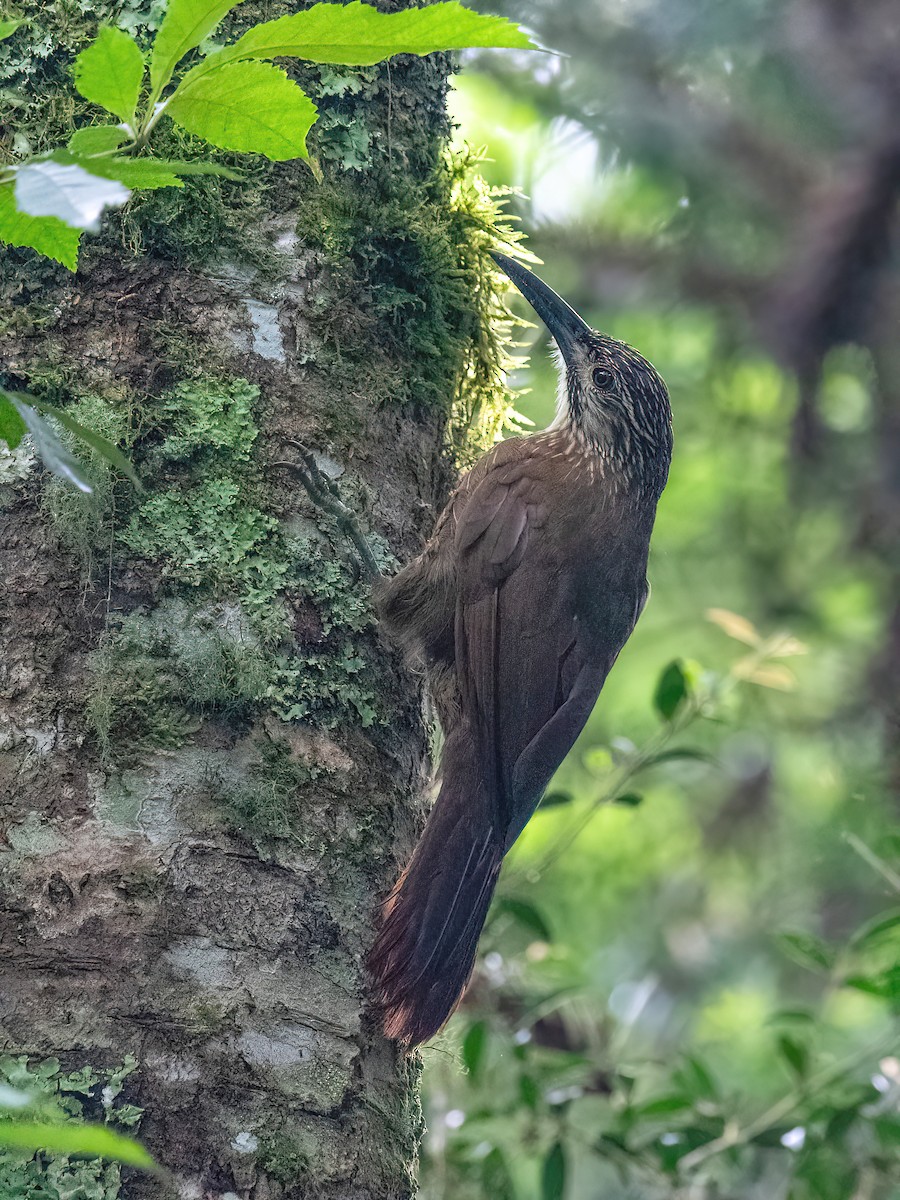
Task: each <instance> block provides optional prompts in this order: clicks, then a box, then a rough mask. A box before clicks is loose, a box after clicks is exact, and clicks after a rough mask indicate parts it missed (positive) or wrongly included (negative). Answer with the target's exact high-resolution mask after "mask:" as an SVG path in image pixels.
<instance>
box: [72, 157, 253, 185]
mask: <svg viewBox="0 0 900 1200" xmlns="http://www.w3.org/2000/svg"><path fill="white" fill-rule="evenodd" d="M84 166H85V168H86V169H87V170H89V171H92V172H94V173H95V174H97V175H102V177H103V178H104V179H117V180H118V181H119V182H120V183H123V184H124V185H125V186H126V187H127V188H134V189H135V190H140V189H142V188H143V189H151V188H163V187H184V181H183V180H182V179H181V176H182V175H221V176H224V177H225V178H226V179H239V178H241V176H239V175H238V173H237V172H236V171H231V170H229V169H228V168H227V167H220V166H219V165H218V164H217V163H211V162H180V161H178V160H177V159H166V158H129V157H126V156H124V155H117V156H116V157H113V158H91V159H88V160H87V161H86V162H85V163H84Z"/></svg>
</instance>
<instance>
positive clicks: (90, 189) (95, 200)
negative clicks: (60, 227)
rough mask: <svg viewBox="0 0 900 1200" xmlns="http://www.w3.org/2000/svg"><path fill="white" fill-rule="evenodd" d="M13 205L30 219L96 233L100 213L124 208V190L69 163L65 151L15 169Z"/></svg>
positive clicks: (127, 194) (117, 184)
mask: <svg viewBox="0 0 900 1200" xmlns="http://www.w3.org/2000/svg"><path fill="white" fill-rule="evenodd" d="M15 172H16V177H15V202H16V207H17V208H18V209H20V211H21V212H23V213H27V214H28V215H29V216H32V217H55V218H56V219H57V220H58V221H62V222H63V223H64V224H66V225H70V226H71V227H72V228H73V229H96V228H97V226H98V225H99V223H100V216H101V214H102V212H103V211H104V209H106V208H109V207H111V206H115V205H119V204H124V203H125V201H126V200H127V199H128V196H129V192H128V189H127V188H125V187H123V186H122V184H120V183H119V182H118V181H117V180H114V179H105V178H103V177H102V176H100V175H96V174H94V173H93V172H92V171H88V170H85V168H84V167H83V166H81V165H80V164H79V163H76V162H72V161H71V155H69V154H68V153H67V152H66V151H58V152H56V154H55V155H54V156H53V157H52V158H49V157H48V158H42V159H34V160H33V161H31V162H27V163H24V164H23V165H22V166H21V167H17V168H16V169H15Z"/></svg>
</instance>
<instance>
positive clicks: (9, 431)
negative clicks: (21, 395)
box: [0, 392, 25, 450]
mask: <svg viewBox="0 0 900 1200" xmlns="http://www.w3.org/2000/svg"><path fill="white" fill-rule="evenodd" d="M24 436H25V422H24V421H23V420H22V418H21V417H20V416H19V413H18V410H17V409H16V407H15V405H14V404H13V402H12V400H10V399H9V397H8V396H6V395H5V394H4V393H3V392H0V441H4V442H6V444H7V446H8V447H9V448H10V450H15V448H16V447H17V446H18V445H19V443H20V442H21V440H22V438H23V437H24Z"/></svg>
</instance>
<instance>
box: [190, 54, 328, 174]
mask: <svg viewBox="0 0 900 1200" xmlns="http://www.w3.org/2000/svg"><path fill="white" fill-rule="evenodd" d="M166 112H167V113H168V115H169V116H170V117H171V118H172V120H173V121H176V122H177V123H178V124H179V125H181V126H182V128H184V129H186V130H187V131H188V132H189V133H194V134H196V135H197V136H198V137H202V138H205V139H206V141H208V142H211V143H212V144H213V145H214V146H219V147H221V148H222V149H223V150H242V151H245V152H250V153H252V154H264V155H265V156H266V157H267V158H270V159H273V160H275V161H277V162H281V161H284V160H286V159H291V158H306V156H307V149H306V135H307V133H309V130H310V128H311V127H312V124H313V122H314V121H315V119H316V112H317V109H316V106H315V105H314V104H313V102H312V101H311V100H310V98H309V97H308V96H307V95H306V93H305V92H304V91H303V90H302V89H301V88H299V87H298V86H297V84H295V83H292V82H291V80H290V79H288V77H287V75H286V74H285V73H284V71H282V70H280V68H278V67H273V66H272V65H271V64H270V63H263V62H237V63H233V64H232V65H231V66H228V67H224V68H223V69H222V70H221V71H216V72H214V73H212V74H209V75H203V76H199V77H196V78H195V79H193V80H191V79H190V77H187V81H183V82H182V83H181V86H180V87H179V88H178V89H177V90H176V91H175V94H174V95H173V97H172V99H171V100H170V101H169V104H168V107H167V108H166Z"/></svg>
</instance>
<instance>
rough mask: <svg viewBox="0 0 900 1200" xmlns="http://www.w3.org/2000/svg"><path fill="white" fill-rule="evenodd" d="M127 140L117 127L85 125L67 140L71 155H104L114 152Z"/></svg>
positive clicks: (125, 135) (126, 135)
mask: <svg viewBox="0 0 900 1200" xmlns="http://www.w3.org/2000/svg"><path fill="white" fill-rule="evenodd" d="M127 138H128V134H127V133H126V131H125V130H124V129H122V128H121V126H119V125H85V126H84V128H83V129H76V130H75V132H74V133H73V134H72V136H71V137H70V138H69V144H68V148H69V150H70V151H71V152H72V154H74V155H76V156H78V155H80V154H82V155H87V154H106V153H108V152H109V151H110V150H116V149H117V148H118V147H119V146H121V145H122V143H123V142H124V141H126V140H127Z"/></svg>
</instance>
